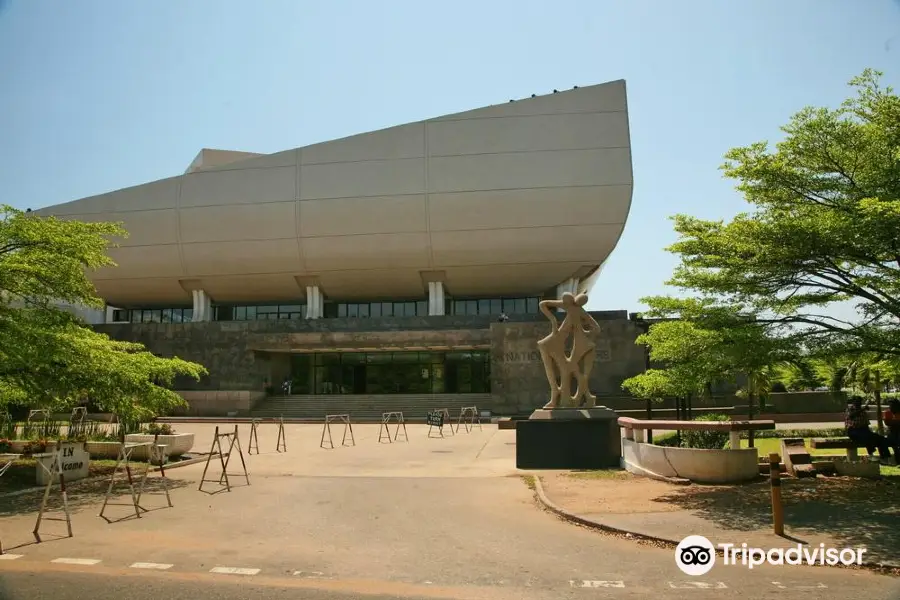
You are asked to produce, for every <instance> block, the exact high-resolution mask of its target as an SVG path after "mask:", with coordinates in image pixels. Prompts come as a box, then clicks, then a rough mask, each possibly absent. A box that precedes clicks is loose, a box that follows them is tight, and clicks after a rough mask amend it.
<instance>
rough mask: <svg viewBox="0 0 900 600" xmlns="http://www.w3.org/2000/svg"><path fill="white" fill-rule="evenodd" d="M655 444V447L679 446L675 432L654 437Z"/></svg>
mask: <svg viewBox="0 0 900 600" xmlns="http://www.w3.org/2000/svg"><path fill="white" fill-rule="evenodd" d="M653 444H654V445H655V446H677V445H678V435H677V434H676V433H675V432H674V431H671V432H667V433H661V434H659V435H656V434H654V435H653Z"/></svg>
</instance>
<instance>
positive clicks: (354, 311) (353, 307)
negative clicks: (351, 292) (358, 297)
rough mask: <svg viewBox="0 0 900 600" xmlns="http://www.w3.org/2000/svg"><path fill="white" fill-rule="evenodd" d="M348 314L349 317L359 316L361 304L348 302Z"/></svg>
mask: <svg viewBox="0 0 900 600" xmlns="http://www.w3.org/2000/svg"><path fill="white" fill-rule="evenodd" d="M347 316H348V317H358V316H359V304H348V305H347Z"/></svg>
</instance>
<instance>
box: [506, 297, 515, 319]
mask: <svg viewBox="0 0 900 600" xmlns="http://www.w3.org/2000/svg"><path fill="white" fill-rule="evenodd" d="M503 312H505V313H506V314H508V315H511V314H513V313H514V312H516V300H515V298H504V299H503Z"/></svg>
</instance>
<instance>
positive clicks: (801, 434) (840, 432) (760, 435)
mask: <svg viewBox="0 0 900 600" xmlns="http://www.w3.org/2000/svg"><path fill="white" fill-rule="evenodd" d="M846 435H847V432H846V431H844V428H843V427H839V428H833V429H764V430H762V431H754V432H753V437H754V438H756V439H773V438H774V439H782V438H831V437H846ZM747 438H748V434H747V432H746V431H742V432H741V439H747Z"/></svg>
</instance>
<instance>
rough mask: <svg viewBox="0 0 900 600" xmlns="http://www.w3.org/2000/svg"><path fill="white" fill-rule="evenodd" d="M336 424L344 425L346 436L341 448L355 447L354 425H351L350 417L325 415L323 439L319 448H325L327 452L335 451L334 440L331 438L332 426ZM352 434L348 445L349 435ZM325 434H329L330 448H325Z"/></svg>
mask: <svg viewBox="0 0 900 600" xmlns="http://www.w3.org/2000/svg"><path fill="white" fill-rule="evenodd" d="M334 422H338V423H343V425H344V435H343V437H342V438H341V446H355V445H356V438H354V437H353V424H352V423H350V415H349V414H343V415H325V424H324V425H323V427H322V439H321V440H319V448H324V449H325V450H333V449H334V440H333V438H332V437H331V424H332V423H334ZM348 432H349V433H350V443H349V444H348V443H347V433H348ZM325 434H328V440H327V441H328V446H327V447H326V446H325V441H326V440H325Z"/></svg>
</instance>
